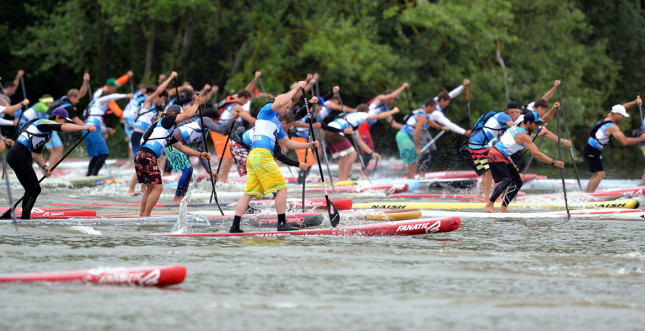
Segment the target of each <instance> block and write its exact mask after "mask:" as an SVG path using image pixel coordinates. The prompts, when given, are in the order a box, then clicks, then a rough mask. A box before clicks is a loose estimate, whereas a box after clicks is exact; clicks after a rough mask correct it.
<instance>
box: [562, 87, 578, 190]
mask: <svg viewBox="0 0 645 331" xmlns="http://www.w3.org/2000/svg"><path fill="white" fill-rule="evenodd" d="M560 86H561V85H558V98H559V99H560V109H559V111H562V122H563V124H564V132H565V133H566V135H567V139H571V138H569V126H568V125H567V116H566V115H565V113H564V107H562V94H560ZM558 139H559V137H558ZM559 143H560V142H559V141H558V144H559ZM569 152H570V154H571V163H573V170H574V171H575V173H576V179H577V180H578V187H579V188H580V191H582V184H581V183H580V175H578V167H577V166H576V160H575V159H574V158H573V146H570V147H569Z"/></svg>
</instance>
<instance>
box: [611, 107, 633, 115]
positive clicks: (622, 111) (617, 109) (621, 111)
mask: <svg viewBox="0 0 645 331" xmlns="http://www.w3.org/2000/svg"><path fill="white" fill-rule="evenodd" d="M611 112H612V113H618V114H621V115H623V116H625V117H629V114H627V110H626V109H625V107H624V106H623V105H614V106H613V107H611Z"/></svg>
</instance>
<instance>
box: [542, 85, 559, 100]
mask: <svg viewBox="0 0 645 331" xmlns="http://www.w3.org/2000/svg"><path fill="white" fill-rule="evenodd" d="M561 83H562V82H560V81H559V80H556V81H555V82H554V83H553V87H552V88H551V89H549V90H548V91H546V93H544V95H543V96H542V99H544V101H549V100H551V98H553V94H554V93H555V90H557V89H558V86H560V84H561Z"/></svg>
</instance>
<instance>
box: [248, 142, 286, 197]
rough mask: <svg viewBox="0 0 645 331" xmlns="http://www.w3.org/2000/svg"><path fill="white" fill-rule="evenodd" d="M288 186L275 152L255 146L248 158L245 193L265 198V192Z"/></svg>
mask: <svg viewBox="0 0 645 331" xmlns="http://www.w3.org/2000/svg"><path fill="white" fill-rule="evenodd" d="M286 188H287V182H286V181H285V180H284V177H283V176H282V171H280V168H279V167H278V164H277V163H275V160H274V159H273V154H271V152H270V151H269V150H268V149H265V148H254V149H252V150H251V152H250V153H249V156H248V158H247V159H246V186H245V187H244V194H245V195H253V196H256V197H258V198H260V199H261V198H263V197H264V195H265V194H269V193H273V192H277V191H279V190H281V189H286Z"/></svg>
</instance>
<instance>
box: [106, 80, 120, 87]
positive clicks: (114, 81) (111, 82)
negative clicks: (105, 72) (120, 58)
mask: <svg viewBox="0 0 645 331" xmlns="http://www.w3.org/2000/svg"><path fill="white" fill-rule="evenodd" d="M105 86H112V87H115V88H119V87H121V86H120V85H119V84H117V83H116V79H114V78H108V79H107V80H106V81H105Z"/></svg>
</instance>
